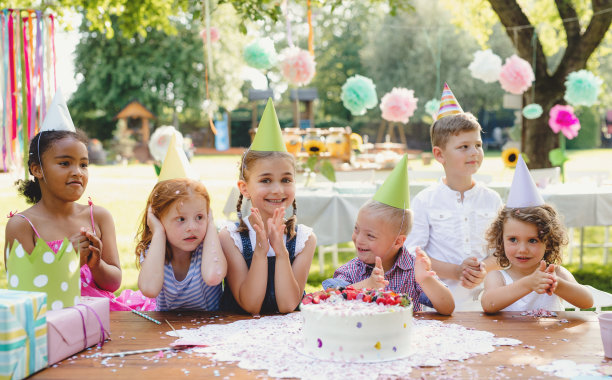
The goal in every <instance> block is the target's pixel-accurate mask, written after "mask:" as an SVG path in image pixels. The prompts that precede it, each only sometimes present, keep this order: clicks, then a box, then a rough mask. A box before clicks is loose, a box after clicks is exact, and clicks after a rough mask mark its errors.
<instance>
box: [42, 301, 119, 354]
mask: <svg viewBox="0 0 612 380" xmlns="http://www.w3.org/2000/svg"><path fill="white" fill-rule="evenodd" d="M109 335H110V313H109V299H108V298H101V297H81V302H80V303H79V304H77V305H75V306H73V307H67V308H64V309H61V310H53V311H48V312H47V346H48V355H49V358H48V359H49V365H52V364H55V363H57V362H59V361H60V360H64V359H66V358H67V357H69V356H71V355H74V354H76V353H78V352H81V351H83V350H84V349H86V348H87V347H91V346H93V345H95V344H102V343H104V340H105V339H106V338H108V337H109Z"/></svg>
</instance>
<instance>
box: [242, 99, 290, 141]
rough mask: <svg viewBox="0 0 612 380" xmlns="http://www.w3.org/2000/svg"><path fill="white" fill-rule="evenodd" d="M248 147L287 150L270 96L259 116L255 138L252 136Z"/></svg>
mask: <svg viewBox="0 0 612 380" xmlns="http://www.w3.org/2000/svg"><path fill="white" fill-rule="evenodd" d="M250 149H251V150H256V151H260V152H286V151H287V148H286V147H285V141H284V140H283V133H282V132H281V128H280V124H279V123H278V117H277V116H276V110H275V109H274V103H272V98H268V104H266V108H265V109H264V112H263V115H262V116H261V120H260V121H259V126H258V127H257V133H256V134H255V138H253V143H252V144H251V148H250Z"/></svg>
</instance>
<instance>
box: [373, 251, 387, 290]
mask: <svg viewBox="0 0 612 380" xmlns="http://www.w3.org/2000/svg"><path fill="white" fill-rule="evenodd" d="M369 280H370V286H369V287H371V288H373V289H384V288H385V287H386V286H387V285H389V281H387V280H385V270H384V269H383V266H382V260H381V259H380V257H378V256H376V262H375V264H374V269H373V270H372V274H371V275H370V279H369Z"/></svg>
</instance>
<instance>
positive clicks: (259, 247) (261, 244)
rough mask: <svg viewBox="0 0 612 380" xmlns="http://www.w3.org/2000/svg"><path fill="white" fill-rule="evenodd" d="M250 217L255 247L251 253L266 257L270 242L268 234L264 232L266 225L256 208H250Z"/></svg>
mask: <svg viewBox="0 0 612 380" xmlns="http://www.w3.org/2000/svg"><path fill="white" fill-rule="evenodd" d="M251 215H252V216H253V220H252V221H251V224H252V226H253V229H254V230H255V245H256V247H254V249H253V251H254V252H253V253H255V252H259V253H260V254H263V255H266V256H267V255H268V251H269V250H270V242H269V241H268V234H267V231H266V225H265V223H264V222H263V219H262V218H261V214H260V213H259V210H258V209H257V208H256V207H252V208H251Z"/></svg>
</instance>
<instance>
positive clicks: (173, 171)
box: [157, 133, 195, 182]
mask: <svg viewBox="0 0 612 380" xmlns="http://www.w3.org/2000/svg"><path fill="white" fill-rule="evenodd" d="M174 178H195V176H194V175H193V172H192V170H191V166H190V165H189V160H188V159H187V155H186V154H185V152H184V151H183V150H182V149H180V148H177V145H176V135H175V134H174V133H173V134H172V138H171V139H170V144H168V150H167V151H166V157H165V158H164V161H163V164H162V167H161V171H160V172H159V177H158V178H157V182H161V181H166V180H168V179H174Z"/></svg>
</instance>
